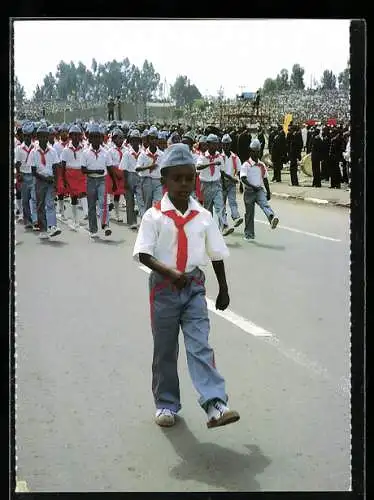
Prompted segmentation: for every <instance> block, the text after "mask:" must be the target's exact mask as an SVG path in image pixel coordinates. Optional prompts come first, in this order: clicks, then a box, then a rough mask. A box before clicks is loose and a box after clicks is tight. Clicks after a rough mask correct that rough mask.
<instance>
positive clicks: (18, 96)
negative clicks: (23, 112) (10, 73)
mask: <svg viewBox="0 0 374 500" xmlns="http://www.w3.org/2000/svg"><path fill="white" fill-rule="evenodd" d="M25 95H26V94H25V89H24V87H23V86H22V85H21V83H20V81H19V80H18V78H17V77H16V76H15V77H14V99H15V101H16V104H17V105H20V104H22V103H23V101H24V100H25Z"/></svg>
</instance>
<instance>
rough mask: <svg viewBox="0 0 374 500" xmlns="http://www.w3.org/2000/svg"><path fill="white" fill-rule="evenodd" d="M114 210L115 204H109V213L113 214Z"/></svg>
mask: <svg viewBox="0 0 374 500" xmlns="http://www.w3.org/2000/svg"><path fill="white" fill-rule="evenodd" d="M113 208H114V203H109V212H111V211H112V210H113Z"/></svg>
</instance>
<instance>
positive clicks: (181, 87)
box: [170, 75, 202, 107]
mask: <svg viewBox="0 0 374 500" xmlns="http://www.w3.org/2000/svg"><path fill="white" fill-rule="evenodd" d="M170 97H171V98H172V99H173V100H174V101H175V104H176V106H177V107H183V106H186V105H191V104H192V103H193V101H194V100H195V99H201V98H202V95H201V93H200V91H199V89H198V88H197V87H196V85H194V84H192V85H191V82H190V80H189V79H188V78H187V76H182V75H179V76H177V78H176V80H175V83H174V85H172V86H171V88H170Z"/></svg>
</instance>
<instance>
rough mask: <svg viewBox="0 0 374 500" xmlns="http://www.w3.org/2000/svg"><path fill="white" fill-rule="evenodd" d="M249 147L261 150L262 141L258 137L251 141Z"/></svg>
mask: <svg viewBox="0 0 374 500" xmlns="http://www.w3.org/2000/svg"><path fill="white" fill-rule="evenodd" d="M249 149H252V150H253V151H260V150H261V143H260V141H259V140H258V139H253V140H252V141H251V144H250V145H249Z"/></svg>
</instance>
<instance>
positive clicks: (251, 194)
mask: <svg viewBox="0 0 374 500" xmlns="http://www.w3.org/2000/svg"><path fill="white" fill-rule="evenodd" d="M255 203H257V205H258V206H259V207H260V208H261V210H262V211H263V212H264V214H265V215H266V217H267V218H268V219H269V217H270V215H274V212H273V210H272V208H271V206H270V205H269V202H268V200H267V198H266V193H265V191H264V190H263V189H259V190H258V191H255V190H254V189H252V188H249V187H246V188H245V190H244V205H245V218H244V219H245V221H244V223H245V226H244V236H246V237H247V238H254V237H255Z"/></svg>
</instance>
